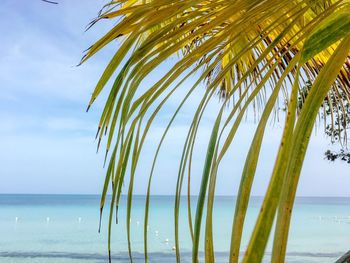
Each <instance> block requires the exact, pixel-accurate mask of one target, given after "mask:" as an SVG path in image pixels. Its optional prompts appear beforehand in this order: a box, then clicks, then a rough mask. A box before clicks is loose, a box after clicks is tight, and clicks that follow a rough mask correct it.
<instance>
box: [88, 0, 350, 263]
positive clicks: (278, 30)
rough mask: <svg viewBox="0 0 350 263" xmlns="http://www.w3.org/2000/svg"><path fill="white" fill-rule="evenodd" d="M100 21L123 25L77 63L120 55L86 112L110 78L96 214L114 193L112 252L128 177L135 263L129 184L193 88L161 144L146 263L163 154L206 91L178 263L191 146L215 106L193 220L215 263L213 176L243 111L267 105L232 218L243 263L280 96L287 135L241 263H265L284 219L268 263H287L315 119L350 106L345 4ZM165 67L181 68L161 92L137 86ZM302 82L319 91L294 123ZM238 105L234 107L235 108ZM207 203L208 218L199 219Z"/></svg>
mask: <svg viewBox="0 0 350 263" xmlns="http://www.w3.org/2000/svg"><path fill="white" fill-rule="evenodd" d="M103 19H112V20H115V21H116V22H117V23H116V25H115V26H114V27H113V28H111V30H110V31H109V32H108V33H107V34H105V35H104V36H103V37H102V38H101V39H100V40H98V41H97V42H96V43H95V44H93V45H92V46H91V47H90V48H89V49H88V51H87V53H86V55H85V56H84V58H83V60H82V62H84V61H85V60H87V59H89V58H90V57H91V56H93V55H94V54H96V53H97V52H98V51H99V50H101V49H102V48H104V47H105V46H106V45H108V44H112V43H113V44H115V43H116V42H117V48H116V53H115V55H114V56H113V58H112V59H111V60H110V62H109V64H108V65H107V67H106V69H105V71H104V73H103V75H102V76H101V78H100V80H99V82H98V83H97V85H96V88H95V90H94V92H93V94H92V97H91V101H90V103H89V107H90V105H91V104H92V103H93V102H94V100H95V99H96V97H97V96H98V95H99V94H100V92H101V91H102V89H104V88H105V86H106V84H107V82H108V81H109V80H110V79H111V78H112V76H113V78H114V82H113V85H112V86H111V87H109V89H110V91H109V96H108V98H107V101H106V104H105V108H104V110H103V112H102V115H101V119H100V123H99V128H98V133H97V137H98V138H99V142H100V141H101V139H102V137H103V135H104V134H106V136H107V149H106V158H108V157H109V166H108V169H107V175H106V179H105V184H104V189H103V194H102V198H101V213H102V209H103V206H104V204H105V197H106V193H107V189H108V187H109V185H112V189H113V195H112V202H111V204H110V205H111V211H110V220H109V244H110V233H111V224H112V217H113V213H114V207H116V208H117V207H118V204H119V198H120V194H121V192H122V187H123V183H124V178H125V174H126V173H129V177H130V181H129V183H128V202H127V219H126V220H127V228H128V229H127V233H128V244H129V255H130V259H131V260H132V257H131V255H132V254H131V242H130V224H129V222H130V214H131V207H132V196H133V183H134V180H137V176H135V171H136V167H137V165H138V161H139V158H140V154H141V150H142V147H143V144H144V142H145V140H147V134H148V132H149V130H150V127H151V125H152V123H153V121H154V119H155V118H156V116H157V115H158V112H159V111H160V110H161V109H162V108H163V107H164V105H165V103H166V101H167V100H168V99H169V98H170V97H171V96H172V95H173V94H174V92H175V91H176V90H178V89H180V88H181V85H182V84H183V83H184V82H185V80H187V79H194V80H195V84H194V85H193V86H192V87H191V88H190V90H189V91H188V93H187V94H186V95H185V96H184V97H183V99H182V100H179V102H178V108H177V109H176V110H175V112H174V115H173V116H172V117H171V118H170V119H169V124H168V126H167V128H166V130H165V132H164V135H163V136H162V137H161V138H159V140H160V143H159V146H158V149H157V151H156V154H155V158H154V161H153V164H152V170H151V171H150V176H149V184H148V191H147V198H146V204H145V207H146V214H145V229H144V238H145V240H144V244H145V246H144V247H145V260H146V261H147V260H148V257H147V229H146V226H147V222H148V208H149V195H150V186H151V182H152V175H153V171H154V167H155V164H156V159H157V156H158V153H159V149H160V147H161V145H162V143H163V140H164V138H165V136H166V134H167V132H168V131H169V129H171V124H172V123H173V121H174V119H175V118H176V115H177V113H178V112H179V111H180V109H181V107H182V105H183V104H184V103H185V102H186V101H187V100H188V98H189V97H190V95H191V94H192V93H193V91H194V90H195V89H198V88H201V85H200V84H201V83H203V82H204V83H206V90H205V93H204V95H203V97H202V98H201V101H200V103H199V104H198V105H197V108H196V111H195V112H194V114H193V121H192V123H191V125H190V127H189V132H188V135H187V138H186V140H185V144H184V148H183V154H182V158H181V160H180V162H179V166H180V167H179V173H178V181H177V185H176V201H175V207H174V216H175V240H176V242H175V243H176V256H177V261H180V245H179V244H180V240H179V234H178V224H179V220H178V216H179V207H180V198H179V196H180V194H181V192H182V184H183V180H184V179H185V178H186V176H187V178H188V182H190V171H191V160H192V154H193V145H194V143H195V140H196V135H197V131H198V126H199V124H200V122H201V118H202V115H203V113H204V111H205V109H206V106H207V105H208V103H209V102H210V101H211V100H217V103H220V105H221V108H220V111H219V112H218V115H217V116H218V117H217V119H216V120H215V121H213V130H212V135H211V138H210V140H209V143H208V152H207V156H206V160H205V163H204V164H203V174H202V178H201V179H202V184H201V188H200V193H199V198H198V202H197V208H196V216H195V219H194V225H193V226H192V224H193V223H192V218H189V224H190V229H191V233H190V234H191V237H192V240H193V249H192V260H193V262H197V261H198V247H199V240H200V234H201V231H200V230H201V225H202V222H203V221H204V219H203V217H204V216H205V217H206V218H205V233H204V234H205V252H206V253H205V260H206V262H214V260H215V258H214V248H215V242H214V241H215V240H213V230H212V216H213V214H212V212H213V202H214V196H215V182H216V175H217V171H218V167H219V165H220V162H221V160H222V158H223V156H224V155H225V153H226V152H227V149H228V148H229V147H230V145H231V143H232V141H233V139H234V137H235V134H236V131H237V129H238V127H239V125H240V123H241V121H242V118H243V116H244V115H245V113H246V110H247V109H248V108H249V107H250V106H251V105H255V104H256V103H257V104H260V105H261V101H264V102H266V104H263V105H264V106H263V107H260V110H261V112H262V114H261V118H260V121H259V125H258V126H257V129H256V133H255V136H254V139H253V141H252V144H251V146H250V150H249V153H248V155H247V158H246V164H245V168H244V170H243V172H242V177H241V184H240V189H239V194H238V198H237V204H236V208H235V209H236V210H235V215H234V218H233V228H232V240H231V251H230V262H237V261H238V257H239V251H240V242H241V235H242V231H243V226H244V221H245V215H246V210H247V206H248V201H249V198H250V191H251V186H252V183H253V181H254V175H255V170H256V166H257V162H258V159H259V152H260V147H261V144H262V139H263V137H264V131H265V127H266V124H267V120H268V119H269V117H270V116H271V115H272V114H273V113H272V112H273V109H274V107H275V106H276V104H277V101H278V99H279V98H280V97H281V96H283V97H284V99H286V100H287V101H288V110H287V114H286V120H285V128H284V132H283V136H282V138H281V144H280V148H279V150H278V153H276V162H275V167H274V169H273V171H272V175H271V181H270V184H269V187H268V190H267V193H266V196H265V199H264V202H263V204H262V208H261V212H260V214H259V217H258V220H257V223H256V226H255V229H254V232H253V234H252V237H251V240H250V243H249V246H248V249H247V251H246V254H245V256H244V258H243V261H244V262H260V261H261V260H262V256H263V254H264V250H265V247H266V243H267V240H268V237H269V234H270V232H271V229H272V223H273V220H274V218H275V216H276V214H277V211H278V219H277V225H276V233H275V242H274V250H273V257H272V260H273V262H282V261H283V260H284V255H285V250H286V244H287V237H288V228H289V222H290V216H291V211H292V208H293V201H294V197H295V191H296V188H297V184H298V178H299V174H300V170H301V167H302V163H303V159H304V154H305V151H306V148H307V145H308V141H309V137H310V133H311V130H312V128H313V125H314V122H315V119H316V115H317V113H318V111H319V108H320V106H321V104H322V103H323V101H324V98H325V97H326V96H327V94H329V93H334V94H337V92H339V90H341V93H342V94H346V96H347V99H348V100H349V95H350V82H349V79H350V60H349V54H350V53H349V49H350V40H349V39H350V2H349V1H347V0H343V1H341V0H340V1H331V0H329V1H327V0H322V1H321V0H319V1H317V0H304V1H301V0H297V1H291V0H288V1H277V0H265V1H261V0H236V1H232V0H215V1H209V0H207V1H204V0H192V1H190V0H182V1H170V0H148V1H136V0H124V1H123V0H121V1H112V2H110V3H109V4H108V5H106V6H105V7H104V8H103V9H102V10H101V13H100V16H99V17H98V18H97V19H96V20H94V21H93V22H92V25H93V24H94V23H96V22H99V21H100V20H103ZM170 57H174V59H176V63H175V64H174V65H173V66H172V67H169V68H168V70H167V71H166V72H164V74H163V75H162V76H159V79H158V81H157V82H156V83H155V84H154V85H152V86H150V87H145V86H143V85H141V83H142V81H143V80H144V79H145V78H146V77H147V76H149V75H150V74H151V73H152V72H153V71H154V70H155V69H157V68H158V67H159V66H160V65H161V64H162V63H163V62H164V61H166V60H167V59H168V58H170ZM117 69H118V70H117ZM305 81H311V82H312V83H314V84H313V87H312V88H311V91H310V94H309V95H308V97H307V98H306V101H305V103H304V106H303V108H302V109H301V111H300V113H299V114H297V112H296V111H297V105H296V100H297V96H298V92H299V84H300V83H302V82H305ZM265 86H270V87H271V88H272V91H271V92H266V91H265ZM233 98H235V100H234V104H233V106H229V102H231V101H233ZM339 103H341V101H339ZM224 112H225V114H223V113H224ZM109 152H111V154H110V155H109ZM286 159H289V160H290V162H288V164H287V163H286V162H285V161H284V160H286ZM188 193H189V190H188ZM206 198H207V212H206V214H205V215H204V213H203V210H204V204H205V203H206V202H205V199H206ZM188 200H190V198H188ZM189 205H190V201H188V206H189ZM190 210H191V208H189V211H190ZM116 212H117V211H116ZM189 216H190V213H189ZM109 250H110V245H109Z"/></svg>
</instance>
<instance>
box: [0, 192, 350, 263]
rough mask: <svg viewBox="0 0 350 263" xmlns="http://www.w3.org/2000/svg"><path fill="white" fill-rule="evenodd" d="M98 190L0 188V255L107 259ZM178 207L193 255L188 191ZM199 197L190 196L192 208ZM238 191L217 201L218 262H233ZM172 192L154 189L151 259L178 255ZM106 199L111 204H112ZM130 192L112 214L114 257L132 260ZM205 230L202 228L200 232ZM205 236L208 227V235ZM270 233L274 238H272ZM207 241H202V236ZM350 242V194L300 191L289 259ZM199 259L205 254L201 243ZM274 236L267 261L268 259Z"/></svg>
mask: <svg viewBox="0 0 350 263" xmlns="http://www.w3.org/2000/svg"><path fill="white" fill-rule="evenodd" d="M99 199H100V197H99V196H98V195H0V262H14V263H16V262H17V263H29V262H30V263H39V262H40V263H41V262H50V263H60V262H72V263H80V262H87V263H90V262H91V263H92V262H96V263H101V262H108V250H107V228H108V213H109V211H108V209H106V211H104V214H103V218H102V228H101V233H98V222H99ZM261 201H262V199H261V198H259V197H253V198H252V199H251V202H250V205H249V211H248V215H247V222H246V225H245V231H244V238H243V242H242V243H243V244H242V251H243V250H244V249H245V247H246V244H247V242H248V237H249V234H250V232H251V230H252V227H253V225H254V222H255V220H256V215H257V213H258V211H259V208H260V204H261ZM144 202H145V197H144V196H135V197H134V198H133V205H132V214H131V222H130V224H131V240H132V244H131V245H132V250H133V259H134V262H143V261H144V257H143V229H144V227H143V226H144V225H143V214H144ZM181 202H182V205H183V206H182V208H181V210H180V221H181V222H180V224H181V227H180V238H181V243H180V252H181V257H182V259H183V262H190V259H191V257H190V255H191V252H190V251H191V250H190V248H191V239H190V235H189V233H190V232H189V227H188V219H187V206H186V197H184V198H183V199H182V200H181ZM195 202H196V198H195V197H193V198H192V212H193V214H194V211H195ZM234 203H235V198H234V197H217V198H216V199H215V207H214V238H215V243H214V246H215V251H216V259H217V260H216V262H227V257H228V251H229V245H230V235H231V226H232V214H233V211H234ZM173 204H174V198H173V197H170V196H153V197H152V198H151V203H150V205H151V208H150V212H149V213H150V214H149V225H148V247H149V258H150V262H156V263H162V262H164V263H165V262H175V258H174V255H175V253H174V250H173V247H174V238H173V236H174V234H173V233H174V226H173V222H174V221H173ZM107 206H108V205H107ZM125 207H126V198H125V197H123V198H122V199H121V205H120V207H119V211H118V224H115V222H114V221H115V220H113V234H112V245H111V250H112V262H129V258H128V248H127V247H128V245H127V239H126V224H125V221H126V219H125V218H126V209H125ZM202 233H204V232H202ZM202 237H203V235H202ZM270 241H271V240H270ZM202 243H203V242H202ZM348 250H350V198H324V197H322V198H316V197H302V198H301V197H299V198H297V200H296V204H295V209H294V212H293V219H292V225H291V229H290V237H289V242H288V250H287V259H286V262H295V263H296V262H300V263H301V262H303V263H308V262H318V263H322V262H335V261H336V260H337V259H338V258H339V257H340V256H341V255H343V254H344V253H345V252H347V251H348ZM201 251H202V252H201V255H200V261H203V247H202V248H201ZM270 253H271V242H270V243H269V245H268V248H267V252H266V256H265V258H264V261H266V262H269V257H270Z"/></svg>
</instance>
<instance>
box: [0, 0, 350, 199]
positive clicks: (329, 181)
mask: <svg viewBox="0 0 350 263" xmlns="http://www.w3.org/2000/svg"><path fill="white" fill-rule="evenodd" d="M58 2H59V4H58V5H52V4H47V3H45V2H42V1H40V0H32V1H20V0H2V3H1V7H0V32H1V36H2V38H1V42H0V47H1V48H0V85H1V88H0V90H1V92H0V120H1V122H0V193H41V194H43V193H52V194H99V193H100V192H101V190H102V184H103V180H104V176H105V172H106V169H104V168H103V152H100V153H98V154H96V141H95V140H94V137H95V133H96V128H97V123H98V120H99V114H100V113H101V110H102V106H103V103H104V99H105V98H106V94H107V93H106V92H104V93H103V94H102V95H101V98H99V99H98V100H97V101H96V103H95V105H94V106H93V107H92V108H91V110H90V111H89V113H86V112H85V109H86V106H87V103H88V101H89V99H90V95H91V92H92V91H93V88H94V85H95V84H96V83H97V81H98V78H99V77H100V75H101V73H102V71H103V69H104V67H105V66H106V64H107V63H108V60H109V59H110V58H111V56H112V55H113V53H114V52H115V51H116V49H117V48H118V43H113V44H111V45H109V46H108V47H107V48H105V49H104V50H102V51H101V52H100V53H98V54H97V55H96V56H95V57H94V58H92V59H91V60H89V61H88V62H86V63H85V64H83V65H82V66H79V67H77V66H76V65H77V64H78V63H79V61H80V59H81V57H82V55H83V51H84V50H85V49H87V48H88V47H89V46H90V45H91V44H92V43H93V42H94V41H96V40H97V39H98V38H99V37H101V36H102V35H103V33H105V32H107V30H108V29H109V28H110V27H111V26H113V22H111V21H103V22H101V23H99V24H97V25H96V26H95V27H93V28H92V29H90V30H89V31H87V32H85V28H86V26H87V25H88V23H89V22H90V21H91V20H92V19H93V18H94V17H96V15H97V13H98V11H99V10H100V8H101V7H102V6H103V4H104V3H106V1H103V0H84V1H82V0H80V1H78V0H74V1H71V0H58ZM170 64H171V62H169V65H170ZM169 65H167V64H166V65H163V66H162V67H161V68H159V69H157V72H155V73H154V74H153V75H152V76H150V79H149V80H146V81H145V82H143V83H142V84H141V85H145V86H146V85H148V84H149V83H147V81H149V82H152V80H153V81H154V80H155V79H156V77H157V76H159V73H161V72H164V70H166V69H167V67H169ZM191 83H192V81H191V80H189V81H188V82H187V83H185V84H184V87H183V88H181V89H180V91H179V93H178V94H175V96H174V98H173V99H172V100H170V102H169V103H168V104H167V105H166V107H165V109H164V110H163V111H162V112H161V113H160V115H159V118H158V119H156V121H155V123H154V126H153V128H152V132H151V134H150V136H149V138H148V139H147V142H146V145H145V148H144V152H143V153H142V159H141V162H140V166H139V169H138V170H137V174H136V179H135V180H136V182H135V188H134V191H135V193H136V194H144V193H145V189H146V185H147V178H148V174H149V170H150V162H151V160H152V155H153V154H154V150H155V147H154V146H155V145H156V144H157V142H158V140H159V136H160V135H161V133H162V131H163V130H164V127H165V126H166V124H167V120H168V119H169V116H170V113H171V110H173V109H174V107H175V106H176V103H177V102H178V99H179V98H180V96H181V94H183V92H185V90H186V88H188V87H190V86H191ZM202 91H203V89H199V90H198V91H196V93H195V95H199V96H200V94H201V92H202ZM195 101H196V98H194V99H193V100H191V101H190V103H187V104H186V105H185V107H184V109H183V110H182V111H181V113H180V115H179V118H178V120H177V121H176V122H175V124H174V126H173V128H172V129H171V131H170V133H169V135H168V137H167V140H166V142H165V144H164V147H163V148H162V150H161V157H160V158H159V160H158V163H157V166H156V170H155V175H154V180H153V184H152V193H153V194H174V192H175V184H176V177H177V168H178V165H177V163H178V158H179V156H180V154H181V150H182V145H183V141H184V138H185V136H186V133H187V129H188V125H189V118H188V116H191V114H193V111H194V110H195ZM217 107H218V104H215V102H214V103H212V104H211V105H209V110H208V112H209V113H208V114H207V115H206V116H205V118H204V121H203V123H202V124H201V133H200V135H199V137H198V143H197V144H196V147H195V152H196V153H197V154H196V155H195V157H194V163H193V173H192V174H193V178H192V179H193V180H192V186H193V187H192V194H197V193H198V186H199V184H200V175H201V172H202V163H203V160H204V154H205V152H206V147H207V142H208V138H209V136H210V131H211V128H212V125H213V122H214V117H215V110H217ZM282 126H283V124H282V123H274V124H271V125H269V127H268V129H267V131H266V136H265V139H264V144H263V147H262V152H261V159H260V160H259V163H258V169H257V175H256V180H255V182H254V184H253V195H263V194H264V193H265V190H266V186H267V184H268V180H269V176H270V174H271V169H272V167H273V163H274V159H275V155H274V154H275V152H276V149H277V146H278V143H279V136H280V134H281V129H282ZM254 127H256V124H255V123H253V122H252V121H250V120H246V121H245V122H244V123H243V125H242V127H241V128H240V129H239V131H238V134H237V138H239V139H238V140H236V141H234V143H233V145H232V147H231V149H230V150H229V152H228V153H227V156H226V157H225V158H224V161H223V163H222V165H221V167H220V169H219V176H218V182H217V191H216V193H217V194H219V195H235V194H236V193H237V190H238V185H239V179H240V173H241V171H242V168H243V165H244V160H245V156H246V154H247V149H248V147H249V143H250V141H251V138H252V135H253V131H254ZM328 148H332V146H331V145H330V142H329V140H328V139H327V138H326V137H325V136H324V135H323V134H322V129H321V128H319V131H315V132H314V135H313V137H312V139H311V142H310V146H309V149H308V152H307V155H306V159H305V164H304V167H303V170H302V174H301V178H300V184H299V188H298V193H297V194H298V195H299V196H350V192H349V191H348V189H349V185H350V172H349V171H350V170H349V166H348V164H346V163H344V162H340V161H337V162H334V163H333V162H329V161H327V160H325V159H324V156H323V152H324V151H325V150H326V149H328Z"/></svg>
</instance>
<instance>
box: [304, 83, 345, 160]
mask: <svg viewBox="0 0 350 263" xmlns="http://www.w3.org/2000/svg"><path fill="white" fill-rule="evenodd" d="M311 87H312V83H311V82H310V81H307V82H306V85H305V86H304V87H302V88H301V89H300V91H299V96H298V109H297V110H298V111H300V110H301V108H302V106H303V104H304V101H305V99H306V97H307V95H308V94H309V91H310V89H311ZM337 91H338V92H337V93H330V94H328V96H327V97H326V98H325V99H324V102H323V104H322V105H321V107H322V110H321V114H320V116H321V119H322V120H323V122H324V131H325V134H326V135H327V137H329V138H330V141H331V143H332V144H335V143H337V144H338V145H339V146H340V150H338V151H331V150H327V151H326V152H325V153H324V155H325V158H326V159H328V160H329V161H335V160H336V159H340V160H341V161H345V162H347V163H350V152H349V151H348V149H347V146H348V141H349V137H348V131H349V129H350V125H349V123H350V102H349V101H348V98H347V95H346V94H344V91H342V90H337Z"/></svg>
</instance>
